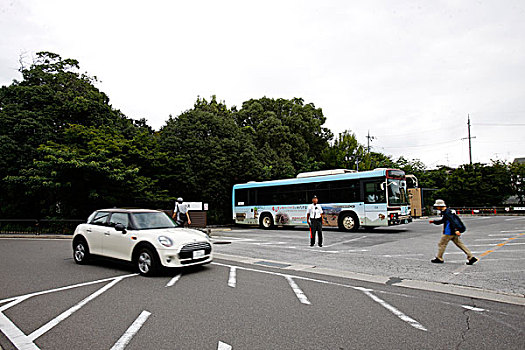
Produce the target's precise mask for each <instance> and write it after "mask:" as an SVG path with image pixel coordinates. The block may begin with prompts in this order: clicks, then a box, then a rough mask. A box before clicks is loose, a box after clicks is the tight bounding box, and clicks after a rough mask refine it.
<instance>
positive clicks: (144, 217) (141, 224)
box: [131, 212, 176, 230]
mask: <svg viewBox="0 0 525 350" xmlns="http://www.w3.org/2000/svg"><path fill="white" fill-rule="evenodd" d="M131 215H132V216H133V221H134V222H135V225H136V226H137V229H139V230H149V229H155V228H172V227H176V225H175V223H174V222H173V220H171V218H170V217H169V216H168V215H166V214H165V213H161V212H145V213H133V214H131Z"/></svg>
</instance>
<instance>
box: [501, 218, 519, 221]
mask: <svg viewBox="0 0 525 350" xmlns="http://www.w3.org/2000/svg"><path fill="white" fill-rule="evenodd" d="M521 219H523V218H512V219H505V221H514V220H521Z"/></svg>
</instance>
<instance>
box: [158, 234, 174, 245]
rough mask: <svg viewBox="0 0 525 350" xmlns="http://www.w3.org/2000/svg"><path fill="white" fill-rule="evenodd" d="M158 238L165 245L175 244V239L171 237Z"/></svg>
mask: <svg viewBox="0 0 525 350" xmlns="http://www.w3.org/2000/svg"><path fill="white" fill-rule="evenodd" d="M157 239H158V241H159V243H160V244H162V245H163V246H165V247H171V246H172V245H173V241H172V240H171V239H170V238H168V237H166V236H160V237H159V238H157Z"/></svg>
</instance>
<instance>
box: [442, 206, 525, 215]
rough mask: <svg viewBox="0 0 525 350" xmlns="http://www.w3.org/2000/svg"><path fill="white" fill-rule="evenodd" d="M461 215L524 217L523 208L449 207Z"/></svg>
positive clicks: (524, 208) (524, 211)
mask: <svg viewBox="0 0 525 350" xmlns="http://www.w3.org/2000/svg"><path fill="white" fill-rule="evenodd" d="M451 209H454V210H455V211H456V214H462V215H525V207H510V206H509V207H491V208H488V207H451Z"/></svg>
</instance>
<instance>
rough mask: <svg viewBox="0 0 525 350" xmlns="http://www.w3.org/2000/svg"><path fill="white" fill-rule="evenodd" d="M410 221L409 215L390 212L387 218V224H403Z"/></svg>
mask: <svg viewBox="0 0 525 350" xmlns="http://www.w3.org/2000/svg"><path fill="white" fill-rule="evenodd" d="M410 222H412V217H411V216H410V215H397V214H391V215H390V216H389V218H388V226H394V225H405V224H408V223H410Z"/></svg>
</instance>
